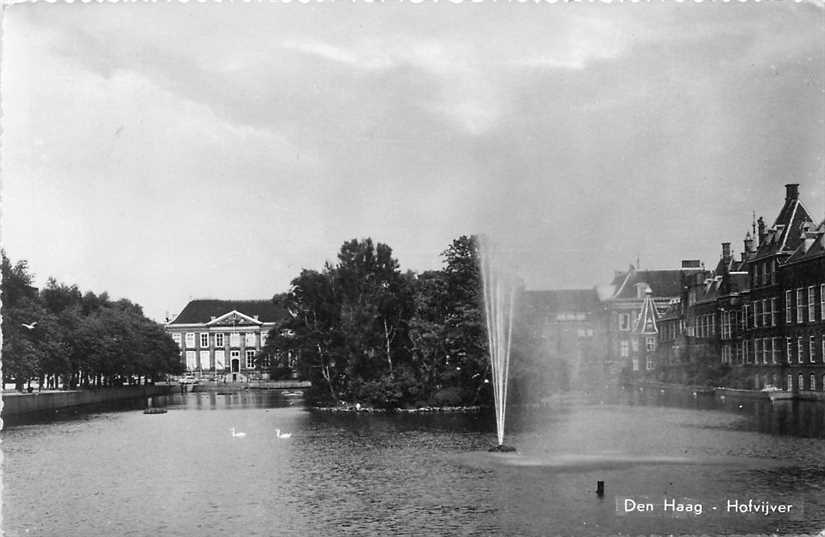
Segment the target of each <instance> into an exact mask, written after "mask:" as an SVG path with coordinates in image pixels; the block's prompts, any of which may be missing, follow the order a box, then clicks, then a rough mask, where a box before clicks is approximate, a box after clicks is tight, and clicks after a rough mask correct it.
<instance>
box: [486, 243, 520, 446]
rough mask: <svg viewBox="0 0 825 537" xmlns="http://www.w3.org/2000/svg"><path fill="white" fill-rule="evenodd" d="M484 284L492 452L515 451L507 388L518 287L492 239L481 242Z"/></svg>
mask: <svg viewBox="0 0 825 537" xmlns="http://www.w3.org/2000/svg"><path fill="white" fill-rule="evenodd" d="M479 258H480V264H481V282H482V289H483V295H484V317H485V321H486V328H487V345H488V349H489V353H490V368H491V370H492V372H493V400H494V403H495V412H496V433H497V436H498V445H497V446H496V447H494V448H492V449H491V451H515V448H511V447H508V446H505V445H504V422H505V417H506V410H507V384H508V380H509V374H510V343H511V341H512V335H513V307H514V304H515V294H516V286H515V280H514V278H513V277H512V276H511V275H508V274H506V273H505V272H504V271H503V270H502V269H501V258H500V257H499V256H498V252H497V251H496V250H495V248H493V246H492V244H491V243H490V241H489V239H487V238H486V237H480V238H479Z"/></svg>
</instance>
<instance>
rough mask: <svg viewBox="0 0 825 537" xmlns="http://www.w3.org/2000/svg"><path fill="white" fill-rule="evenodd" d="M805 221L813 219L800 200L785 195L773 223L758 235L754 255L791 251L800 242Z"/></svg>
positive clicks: (810, 222) (808, 221)
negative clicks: (758, 238) (762, 233)
mask: <svg viewBox="0 0 825 537" xmlns="http://www.w3.org/2000/svg"><path fill="white" fill-rule="evenodd" d="M789 186H790V185H789ZM760 221H761V219H760ZM806 223H807V224H813V220H812V219H811V216H810V215H809V214H808V211H807V210H806V209H805V207H804V206H803V205H802V202H801V201H800V200H799V198H798V197H797V196H796V195H793V196H787V197H786V198H785V204H784V205H782V209H780V210H779V214H778V215H777V217H776V220H775V221H774V223H773V225H772V226H771V227H770V228H769V229H767V230H765V234H764V236H762V237H760V241H759V245H758V246H757V248H756V255H755V257H756V258H759V257H764V256H769V255H774V254H778V253H786V254H788V253H791V252H793V251H794V250H796V249H797V248H798V247H799V245H800V243H801V242H802V239H801V237H802V227H803V226H804V225H805V224H806ZM760 234H761V231H760Z"/></svg>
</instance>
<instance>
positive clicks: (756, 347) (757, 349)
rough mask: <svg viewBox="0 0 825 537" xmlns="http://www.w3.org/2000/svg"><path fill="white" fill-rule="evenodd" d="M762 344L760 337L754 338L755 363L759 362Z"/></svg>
mask: <svg viewBox="0 0 825 537" xmlns="http://www.w3.org/2000/svg"><path fill="white" fill-rule="evenodd" d="M761 345H762V340H760V339H759V338H756V339H754V340H753V363H755V364H758V363H759V355H760V354H761V352H762V347H761Z"/></svg>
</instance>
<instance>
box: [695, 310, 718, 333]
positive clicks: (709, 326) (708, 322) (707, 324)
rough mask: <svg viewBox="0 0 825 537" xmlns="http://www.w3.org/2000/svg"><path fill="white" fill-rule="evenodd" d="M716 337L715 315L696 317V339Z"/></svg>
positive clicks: (708, 314) (707, 314)
mask: <svg viewBox="0 0 825 537" xmlns="http://www.w3.org/2000/svg"><path fill="white" fill-rule="evenodd" d="M714 335H716V314H715V313H706V314H704V315H697V316H696V337H711V336H714Z"/></svg>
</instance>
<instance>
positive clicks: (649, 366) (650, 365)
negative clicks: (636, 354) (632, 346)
mask: <svg viewBox="0 0 825 537" xmlns="http://www.w3.org/2000/svg"><path fill="white" fill-rule="evenodd" d="M645 365H646V366H647V370H648V371H650V370H651V369H653V357H652V356H648V357H647V364H645Z"/></svg>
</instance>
